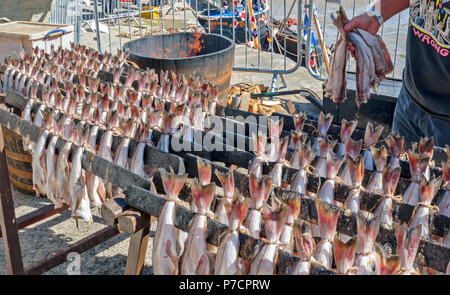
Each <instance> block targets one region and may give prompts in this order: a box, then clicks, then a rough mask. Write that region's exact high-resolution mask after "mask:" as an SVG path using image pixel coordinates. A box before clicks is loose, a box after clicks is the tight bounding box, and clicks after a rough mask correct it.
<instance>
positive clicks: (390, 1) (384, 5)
mask: <svg viewBox="0 0 450 295" xmlns="http://www.w3.org/2000/svg"><path fill="white" fill-rule="evenodd" d="M372 6H374V7H375V8H376V9H377V10H378V11H379V12H380V13H381V16H383V19H384V21H387V20H388V19H390V18H391V17H393V16H394V15H396V14H397V13H400V12H402V11H403V10H405V9H407V8H408V7H409V0H377V1H374V2H373V3H372Z"/></svg>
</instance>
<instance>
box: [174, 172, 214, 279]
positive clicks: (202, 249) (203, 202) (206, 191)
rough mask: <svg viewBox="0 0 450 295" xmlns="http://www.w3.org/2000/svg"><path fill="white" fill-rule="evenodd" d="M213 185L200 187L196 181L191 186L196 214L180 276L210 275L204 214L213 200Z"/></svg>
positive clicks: (185, 247)
mask: <svg viewBox="0 0 450 295" xmlns="http://www.w3.org/2000/svg"><path fill="white" fill-rule="evenodd" d="M215 189H216V185H215V183H211V184H208V185H206V186H201V185H200V184H199V183H198V182H197V181H196V180H194V183H193V185H192V196H193V198H194V201H195V202H196V205H197V209H198V214H197V215H196V216H195V217H194V220H193V223H192V226H191V229H190V230H189V234H188V238H187V239H186V242H185V246H184V253H183V256H182V258H181V274H182V275H208V274H211V273H212V266H213V263H212V261H211V260H212V259H211V257H210V255H209V253H208V251H207V247H206V225H207V217H206V215H205V214H206V213H207V212H208V210H209V206H210V205H211V202H212V200H213V198H214V194H215Z"/></svg>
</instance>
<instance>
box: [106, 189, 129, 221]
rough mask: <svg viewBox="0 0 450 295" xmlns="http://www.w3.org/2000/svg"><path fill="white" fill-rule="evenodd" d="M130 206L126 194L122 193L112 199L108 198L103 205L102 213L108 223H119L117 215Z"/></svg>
mask: <svg viewBox="0 0 450 295" xmlns="http://www.w3.org/2000/svg"><path fill="white" fill-rule="evenodd" d="M126 208H128V206H127V204H126V203H125V196H124V195H123V194H120V195H118V196H116V197H114V198H112V199H109V200H107V201H106V202H105V203H103V205H102V207H101V210H100V212H101V215H102V218H103V220H104V221H105V222H106V224H108V225H114V224H116V223H117V217H118V216H119V215H120V214H121V213H122V212H123V211H124V210H126Z"/></svg>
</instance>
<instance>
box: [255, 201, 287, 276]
mask: <svg viewBox="0 0 450 295" xmlns="http://www.w3.org/2000/svg"><path fill="white" fill-rule="evenodd" d="M263 208H264V220H265V228H266V235H267V239H268V240H269V242H270V243H268V244H264V245H263V246H262V248H261V249H260V250H259V252H258V254H256V256H255V259H254V260H253V262H252V264H251V267H250V272H249V275H273V273H274V270H275V256H276V254H277V250H278V245H277V243H278V242H279V238H280V234H281V229H282V228H283V225H284V223H285V216H286V214H287V207H286V205H285V204H283V206H282V207H281V208H280V209H279V210H276V209H275V210H273V211H272V208H270V207H269V206H268V205H267V204H266V203H264V205H263Z"/></svg>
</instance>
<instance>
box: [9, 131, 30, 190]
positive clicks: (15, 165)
mask: <svg viewBox="0 0 450 295" xmlns="http://www.w3.org/2000/svg"><path fill="white" fill-rule="evenodd" d="M2 133H3V142H4V145H5V155H6V162H7V163H8V174H9V181H10V182H11V183H12V185H13V186H14V188H15V189H16V190H18V191H20V192H22V193H25V194H29V195H34V194H35V192H34V190H33V170H32V166H31V161H32V158H31V155H30V153H28V152H26V151H25V150H24V149H23V143H22V137H21V136H20V135H18V134H16V133H15V132H13V131H11V130H9V129H8V128H3V127H2Z"/></svg>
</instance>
